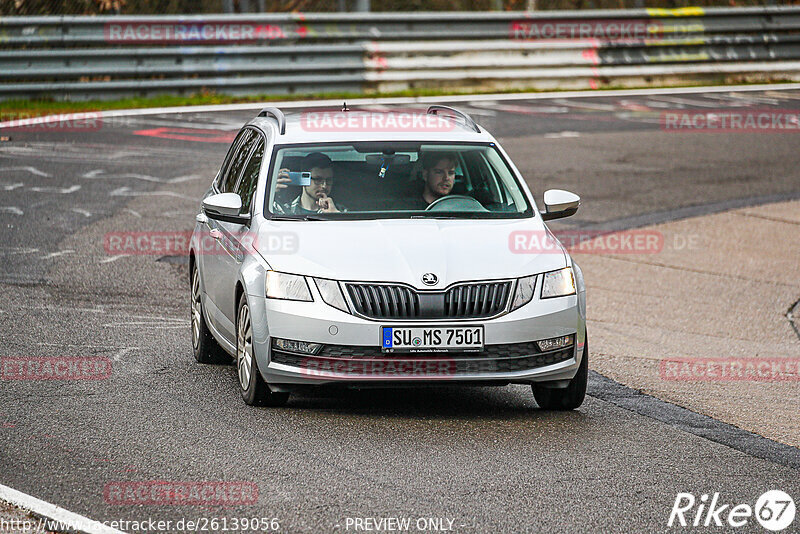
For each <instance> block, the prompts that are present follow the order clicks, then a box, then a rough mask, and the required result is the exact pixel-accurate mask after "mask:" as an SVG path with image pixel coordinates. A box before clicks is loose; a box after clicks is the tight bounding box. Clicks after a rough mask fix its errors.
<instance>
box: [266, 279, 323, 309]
mask: <svg viewBox="0 0 800 534" xmlns="http://www.w3.org/2000/svg"><path fill="white" fill-rule="evenodd" d="M266 285H267V298H269V299H283V300H303V301H307V302H310V301H312V300H314V299H313V298H311V291H309V289H308V284H307V283H306V278H305V276H299V275H296V274H286V273H279V272H277V271H267V284H266Z"/></svg>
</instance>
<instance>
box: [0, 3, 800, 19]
mask: <svg viewBox="0 0 800 534" xmlns="http://www.w3.org/2000/svg"><path fill="white" fill-rule="evenodd" d="M356 2H359V0H0V16H15V15H17V16H19V15H29V16H33V15H115V14H118V15H180V14H196V13H287V12H291V11H302V12H309V13H312V12H335V11H352V10H355V9H358V7H357V6H356ZM359 4H360V6H361V7H360V8H361V9H363V6H364V5H365V4H364V2H363V0H362V1H360V2H359ZM367 4H368V5H369V6H370V9H371V10H372V11H381V12H383V11H492V10H494V11H497V10H503V11H523V10H526V9H536V10H554V9H567V10H571V9H631V8H641V7H658V8H679V7H689V6H700V7H712V6H716V7H735V6H757V5H800V0H371V2H370V1H368V2H367Z"/></svg>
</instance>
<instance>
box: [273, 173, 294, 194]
mask: <svg viewBox="0 0 800 534" xmlns="http://www.w3.org/2000/svg"><path fill="white" fill-rule="evenodd" d="M291 183H292V179H291V178H289V169H281V170H279V171H278V179H277V180H276V184H275V189H286V188H287V187H289V184H291Z"/></svg>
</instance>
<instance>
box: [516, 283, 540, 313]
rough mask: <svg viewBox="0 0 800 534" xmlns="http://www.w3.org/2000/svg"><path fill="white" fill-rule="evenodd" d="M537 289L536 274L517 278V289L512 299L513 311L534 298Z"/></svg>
mask: <svg viewBox="0 0 800 534" xmlns="http://www.w3.org/2000/svg"><path fill="white" fill-rule="evenodd" d="M535 289H536V275H533V276H526V277H525V278H520V279H519V280H517V289H516V291H514V300H513V301H511V311H514V310H516V309H517V308H519V307H521V306H524V305H526V304H527V303H529V302H530V301H531V299H532V298H533V292H534V290H535Z"/></svg>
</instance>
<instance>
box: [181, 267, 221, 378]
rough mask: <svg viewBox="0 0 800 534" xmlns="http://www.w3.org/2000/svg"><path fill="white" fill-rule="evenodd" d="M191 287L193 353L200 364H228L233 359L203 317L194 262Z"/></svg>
mask: <svg viewBox="0 0 800 534" xmlns="http://www.w3.org/2000/svg"><path fill="white" fill-rule="evenodd" d="M189 286H190V290H191V299H192V300H191V314H192V315H191V318H190V319H191V328H192V353H194V359H195V360H197V361H198V362H199V363H228V362H230V360H231V357H230V356H229V355H228V353H226V352H225V351H224V350H223V349H222V347H220V346H219V343H217V340H216V339H214V334H212V333H211V330H209V329H208V325H207V324H206V318H205V317H204V316H203V301H202V300H201V299H200V273H199V271H198V270H197V262H192V270H191V271H190V273H189Z"/></svg>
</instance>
